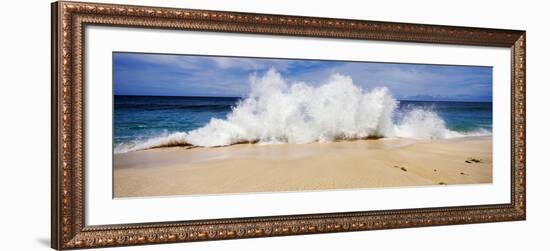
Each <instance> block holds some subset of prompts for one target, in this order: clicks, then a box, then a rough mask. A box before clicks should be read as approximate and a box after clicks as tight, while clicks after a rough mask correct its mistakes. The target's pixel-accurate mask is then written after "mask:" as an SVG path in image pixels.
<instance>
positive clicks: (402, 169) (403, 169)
mask: <svg viewBox="0 0 550 251" xmlns="http://www.w3.org/2000/svg"><path fill="white" fill-rule="evenodd" d="M393 168H399V169H401V171H403V172H406V171H407V168H405V167H402V166H401V167H400V166H393Z"/></svg>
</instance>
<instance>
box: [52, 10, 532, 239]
mask: <svg viewBox="0 0 550 251" xmlns="http://www.w3.org/2000/svg"><path fill="white" fill-rule="evenodd" d="M86 25H106V26H121V27H122V26H123V27H136V28H150V29H151V28H154V29H176V30H193V31H211V32H233V33H255V34H270V35H286V36H307V37H316V38H319V39H322V38H339V39H360V40H379V41H399V42H417V43H433V44H454V45H477V46H491V47H505V48H510V49H511V55H512V59H511V72H510V74H511V86H512V88H511V90H510V91H511V97H512V102H511V108H510V109H511V110H510V112H511V117H510V119H511V125H512V127H511V132H510V133H511V136H512V137H511V149H510V151H511V163H512V165H511V169H510V170H511V180H510V183H511V203H508V204H494V205H475V206H457V207H442V208H421V209H411V208H406V209H405V208H404V209H399V210H381V211H363V212H334V213H326V214H305V215H291V216H270V217H252V216H251V217H247V218H232V219H211V220H194V221H179V222H158V223H137V222H136V223H135V224H121V225H103V226H87V225H86V224H85V220H84V219H85V217H86V215H85V207H86V205H85V203H84V196H85V186H84V183H85V172H84V169H85V168H87V167H86V166H84V158H85V157H86V156H84V147H85V144H84V141H85V139H84V136H83V135H84V125H83V123H84V120H85V119H86V118H85V114H84V113H83V109H84V106H85V100H84V93H83V92H84V88H83V85H84V78H83V76H84V74H85V68H84V65H83V64H84V57H86V55H84V54H83V51H84V50H83V47H84V33H83V31H84V27H85V26H86ZM525 36H526V35H525V31H518V30H499V29H485V28H470V27H452V26H440V25H426V24H408V23H390V22H375V21H361V20H346V19H332V18H316V17H298V16H284V15H267V14H251V13H235V12H221V11H209V10H191V9H175V8H158V7H143V6H127V5H113V4H96V3H79V2H55V3H53V4H52V79H51V81H52V89H51V90H52V93H51V95H52V160H51V161H52V163H51V167H52V173H51V180H52V181H51V186H52V187H51V188H52V224H51V225H52V231H51V234H52V237H51V239H52V241H51V246H52V248H55V249H75V248H96V247H111V246H127V245H138V244H160V243H175V242H189V241H204V240H223V239H234V238H253V237H269V236H284V235H297V234H314V233H330V232H341V231H362V230H376V229H392V228H406V227H423V226H437V225H453V224H470V223H482V222H499V221H516V220H525V218H526V183H525V177H526V174H525V163H526V159H525V157H526V153H525V149H526V147H525V146H526V144H525V141H526V136H525V135H526V126H525V125H526V115H525V111H526V109H525V106H526V103H525V97H526V96H525V90H526V89H525V85H526V83H525V82H526V75H525V72H526V65H525V62H526V61H525V58H526V55H525V51H526V50H525V48H526V47H525V46H526V45H525V41H526V40H525Z"/></svg>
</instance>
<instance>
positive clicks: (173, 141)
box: [115, 69, 490, 153]
mask: <svg viewBox="0 0 550 251" xmlns="http://www.w3.org/2000/svg"><path fill="white" fill-rule="evenodd" d="M250 82H251V91H250V93H249V95H248V96H247V98H246V99H244V100H242V101H240V102H239V103H237V105H236V106H235V107H233V109H232V111H231V112H230V113H229V114H228V115H227V117H226V118H225V119H216V118H213V119H211V120H210V122H209V123H208V124H206V125H205V126H203V127H201V128H198V129H196V130H192V131H189V132H177V133H172V134H168V135H164V136H161V137H156V138H150V139H147V140H144V141H140V142H134V143H131V144H128V143H127V144H120V145H118V146H116V147H115V153H124V152H130V151H137V150H144V149H149V148H155V147H165V146H200V147H216V146H227V145H233V144H238V143H244V142H254V143H266V144H270V143H290V144H305V143H312V142H332V141H336V140H353V139H364V138H379V137H403V138H416V139H440V138H454V137H462V136H480V135H490V132H489V131H486V130H480V131H476V132H472V133H462V132H457V131H453V130H450V129H448V128H447V127H446V126H445V122H444V121H443V119H441V118H440V117H439V116H438V115H437V113H435V112H433V111H430V110H424V109H418V108H417V109H413V110H410V111H407V112H406V113H405V114H403V116H402V118H401V119H400V121H399V122H397V123H396V122H395V121H394V117H395V116H394V113H395V110H396V109H397V106H398V101H396V100H395V99H394V98H393V97H392V96H391V94H390V92H389V90H388V89H387V88H385V87H380V88H375V89H373V90H370V91H365V90H363V89H361V88H360V87H359V86H357V85H354V84H353V81H352V79H351V78H350V77H347V76H343V75H340V74H334V75H332V76H331V77H330V78H329V79H328V81H326V82H325V83H323V84H321V85H319V86H313V85H308V84H306V83H304V82H296V83H289V82H288V81H287V80H285V79H284V78H283V77H282V76H281V75H280V74H279V73H278V72H276V71H275V70H273V69H272V70H269V71H268V72H267V73H266V74H265V75H264V76H262V77H251V79H250Z"/></svg>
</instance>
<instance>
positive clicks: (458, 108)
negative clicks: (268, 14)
mask: <svg viewBox="0 0 550 251" xmlns="http://www.w3.org/2000/svg"><path fill="white" fill-rule="evenodd" d="M239 99H240V98H233V97H166V96H115V97H114V143H115V144H119V143H127V142H134V141H139V140H144V139H147V138H152V137H157V136H161V135H165V134H169V133H172V132H187V131H191V130H194V129H197V128H200V127H202V126H204V125H206V124H207V123H208V122H209V121H210V119H211V118H219V119H223V118H225V117H226V116H227V114H228V113H229V112H231V108H232V107H234V106H236V104H237V102H238V101H239ZM415 108H421V109H424V110H431V111H434V112H436V113H437V114H438V116H439V117H440V118H442V119H443V120H444V121H445V124H446V127H447V128H449V129H451V130H454V131H458V132H470V131H476V130H479V129H485V130H488V131H491V130H492V119H493V117H492V113H493V112H492V103H490V102H449V101H399V106H398V109H397V111H396V113H395V114H396V115H395V116H397V117H398V116H399V115H400V114H402V113H403V112H404V111H407V110H410V109H415ZM396 119H397V120H398V119H399V118H396Z"/></svg>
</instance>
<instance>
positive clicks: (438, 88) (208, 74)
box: [113, 52, 493, 101]
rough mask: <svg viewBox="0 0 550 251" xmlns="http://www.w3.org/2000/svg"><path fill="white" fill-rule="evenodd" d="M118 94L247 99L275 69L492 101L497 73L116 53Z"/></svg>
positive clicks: (408, 96) (313, 80) (410, 96)
mask: <svg viewBox="0 0 550 251" xmlns="http://www.w3.org/2000/svg"><path fill="white" fill-rule="evenodd" d="M113 60H114V62H113V63H114V93H115V95H151V96H226V97H239V96H246V94H247V93H248V90H249V85H250V83H249V78H250V76H251V75H252V74H257V75H262V74H264V73H265V72H266V71H268V70H269V69H271V68H275V69H276V70H277V71H278V72H280V73H281V74H282V75H283V77H284V78H286V79H287V80H289V81H291V82H292V81H301V82H307V83H308V84H311V85H320V84H322V83H324V82H325V81H326V80H327V79H328V77H329V76H330V75H331V74H335V73H339V74H342V75H347V76H350V77H351V78H352V79H353V82H354V84H356V85H359V86H361V87H362V88H363V89H365V90H369V89H372V88H374V87H379V86H386V87H388V88H389V89H390V91H391V92H392V94H393V95H394V96H395V97H396V98H397V99H401V100H453V101H491V100H492V82H493V76H492V68H491V67H478V66H444V65H423V64H390V63H367V62H346V61H321V60H294V59H293V60H286V59H263V58H239V57H213V56H187V55H163V54H141V53H122V52H116V53H114V54H113Z"/></svg>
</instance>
